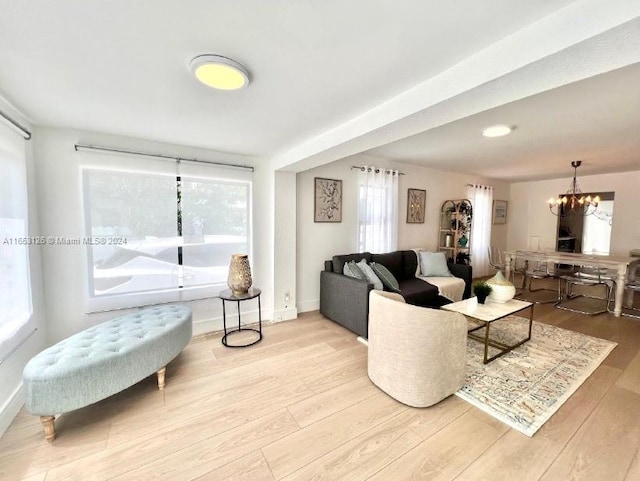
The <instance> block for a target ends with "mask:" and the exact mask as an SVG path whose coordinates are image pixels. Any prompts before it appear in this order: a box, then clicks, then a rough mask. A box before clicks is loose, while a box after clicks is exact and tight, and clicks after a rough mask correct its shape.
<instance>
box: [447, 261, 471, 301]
mask: <svg viewBox="0 0 640 481" xmlns="http://www.w3.org/2000/svg"><path fill="white" fill-rule="evenodd" d="M447 265H448V266H449V271H450V272H451V274H453V275H454V276H456V277H459V278H460V279H462V280H464V294H463V295H462V298H463V299H468V298H469V297H471V280H472V279H473V277H472V276H473V274H472V270H471V266H469V265H466V264H456V263H454V262H448V263H447Z"/></svg>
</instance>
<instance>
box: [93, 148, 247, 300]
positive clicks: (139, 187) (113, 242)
mask: <svg viewBox="0 0 640 481" xmlns="http://www.w3.org/2000/svg"><path fill="white" fill-rule="evenodd" d="M92 157H93V156H92ZM104 157H106V158H111V156H104ZM136 160H137V159H136ZM111 162H113V160H111ZM138 162H139V161H138ZM140 166H142V167H143V168H142V169H140V170H136V171H131V170H129V171H127V170H121V169H104V168H100V169H95V168H89V167H87V168H86V169H85V170H84V200H85V211H86V226H87V238H90V239H91V244H92V245H89V246H88V256H87V257H88V267H89V275H88V288H89V289H88V290H89V296H88V302H87V310H88V311H89V312H92V311H97V310H109V309H117V308H123V307H134V306H141V305H148V304H154V303H159V302H173V301H180V300H191V299H198V298H206V297H213V296H216V295H217V294H218V293H219V292H220V290H222V289H224V288H226V282H227V275H228V266H229V259H230V257H231V254H233V253H247V254H249V255H251V242H250V240H251V174H250V173H246V172H242V171H234V170H231V169H225V168H221V167H215V166H208V165H203V164H198V165H194V166H191V165H188V164H186V163H184V164H182V165H180V167H179V169H177V168H176V164H175V163H171V162H167V161H148V159H145V161H144V162H143V164H140Z"/></svg>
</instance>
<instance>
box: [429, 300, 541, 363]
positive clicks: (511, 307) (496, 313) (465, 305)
mask: <svg viewBox="0 0 640 481" xmlns="http://www.w3.org/2000/svg"><path fill="white" fill-rule="evenodd" d="M533 306H534V304H533V303H532V302H526V301H519V300H517V299H511V300H510V301H507V302H491V301H489V300H487V301H486V303H485V304H480V303H478V298H477V297H471V298H469V299H465V300H463V301H458V302H452V303H451V304H445V305H444V306H442V307H441V309H444V310H445V311H452V312H459V313H460V314H464V315H465V316H466V317H467V318H469V319H470V320H471V321H472V322H473V323H475V324H478V326H476V327H473V328H471V329H469V330H468V331H467V335H468V336H469V337H470V338H471V339H475V340H476V341H480V342H483V343H484V360H483V362H484V363H485V364H487V363H489V362H491V361H493V360H494V359H496V358H498V357H500V356H504V355H505V354H506V353H508V352H510V351H512V350H513V349H515V348H516V347H518V346H521V345H522V344H524V343H525V342H527V341H528V340H530V339H531V327H532V325H533ZM525 309H529V335H528V336H527V337H526V338H525V339H522V340H521V341H519V342H517V343H516V344H505V343H503V342H501V341H499V340H497V339H494V338H491V337H490V336H489V329H490V327H491V323H492V322H495V321H499V320H500V319H503V318H505V317H507V316H510V315H513V314H516V313H518V312H521V311H524V310H525ZM480 329H485V332H484V336H479V335H478V334H476V333H475V331H478V330H480ZM489 346H491V347H493V348H495V349H497V350H498V353H497V354H495V355H493V356H491V357H489Z"/></svg>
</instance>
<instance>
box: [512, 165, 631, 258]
mask: <svg viewBox="0 0 640 481" xmlns="http://www.w3.org/2000/svg"><path fill="white" fill-rule="evenodd" d="M578 182H579V183H580V188H581V189H582V190H583V191H584V192H615V199H614V200H615V203H614V207H613V225H612V229H611V253H612V254H613V253H617V254H624V255H628V253H629V251H630V250H631V249H638V248H640V222H638V206H640V189H639V188H638V186H640V171H635V172H624V173H618V174H604V175H591V176H585V177H580V176H579V177H578ZM570 183H571V177H567V178H566V179H554V180H544V181H538V182H521V183H516V184H512V185H511V188H510V190H511V192H510V199H511V202H510V204H509V209H510V215H511V222H509V223H508V225H507V227H508V237H507V245H508V248H509V249H526V248H529V247H531V239H532V237H539V247H540V249H553V248H554V246H555V240H556V229H557V221H558V219H557V217H555V216H554V215H551V213H549V208H548V207H547V206H548V204H547V201H548V200H549V198H551V197H556V196H557V195H558V194H560V193H564V192H566V191H567V189H568V187H569V185H570Z"/></svg>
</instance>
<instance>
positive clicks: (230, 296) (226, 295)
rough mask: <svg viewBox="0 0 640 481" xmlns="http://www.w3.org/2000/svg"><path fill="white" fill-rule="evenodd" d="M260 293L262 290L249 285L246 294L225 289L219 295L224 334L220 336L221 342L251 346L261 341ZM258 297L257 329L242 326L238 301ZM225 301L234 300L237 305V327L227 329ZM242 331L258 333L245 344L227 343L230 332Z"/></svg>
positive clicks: (232, 345) (231, 345)
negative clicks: (238, 293)
mask: <svg viewBox="0 0 640 481" xmlns="http://www.w3.org/2000/svg"><path fill="white" fill-rule="evenodd" d="M260 294H262V291H261V290H260V289H258V288H257V287H250V288H249V292H247V293H246V294H240V295H235V294H234V293H233V292H232V291H231V289H225V290H224V291H222V292H221V293H220V295H219V297H220V299H221V300H222V324H223V326H224V336H222V344H224V345H225V346H227V347H247V346H253V345H254V344H257V343H259V342H260V341H262V312H261V309H260ZM255 298H258V329H254V328H252V327H242V323H241V320H240V303H241V302H242V301H248V300H251V299H255ZM226 302H235V303H236V304H237V306H238V327H237V328H229V329H227V311H226V309H225V303H226ZM242 331H253V332H256V333H258V339H256V340H255V341H252V342H249V343H247V344H229V342H228V341H229V336H231V334H235V333H239V332H242Z"/></svg>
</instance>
